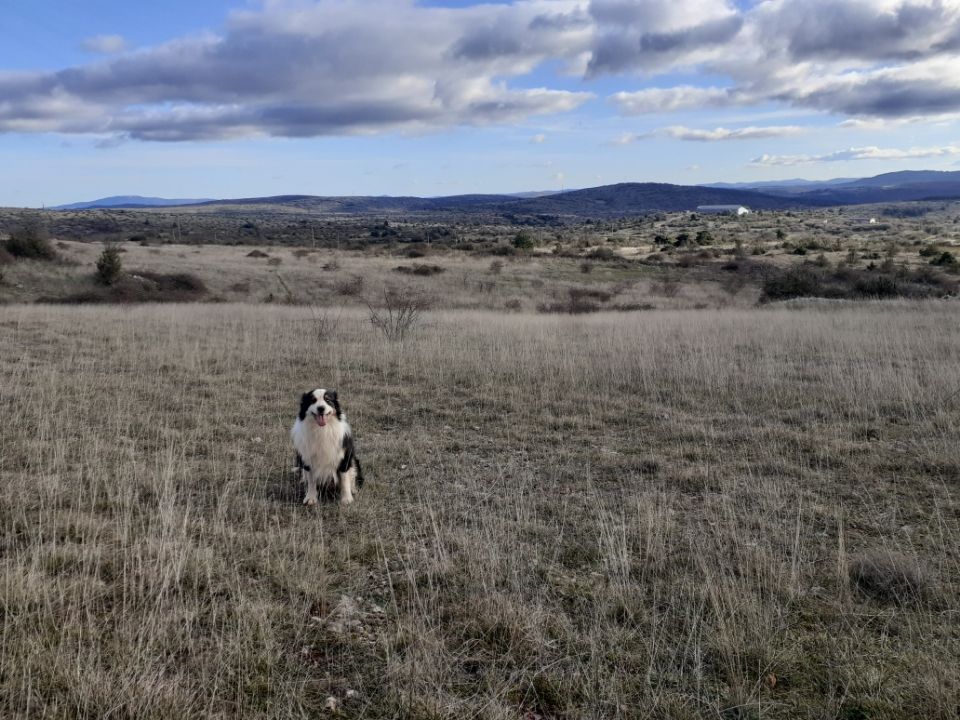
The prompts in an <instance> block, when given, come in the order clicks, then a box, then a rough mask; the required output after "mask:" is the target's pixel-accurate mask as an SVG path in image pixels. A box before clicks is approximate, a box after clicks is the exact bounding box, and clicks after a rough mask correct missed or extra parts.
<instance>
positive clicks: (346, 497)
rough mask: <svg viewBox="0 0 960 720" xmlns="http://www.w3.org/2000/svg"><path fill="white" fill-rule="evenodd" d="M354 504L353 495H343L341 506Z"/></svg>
mask: <svg viewBox="0 0 960 720" xmlns="http://www.w3.org/2000/svg"><path fill="white" fill-rule="evenodd" d="M352 502H353V495H343V496H341V498H340V504H341V505H349V504H350V503H352Z"/></svg>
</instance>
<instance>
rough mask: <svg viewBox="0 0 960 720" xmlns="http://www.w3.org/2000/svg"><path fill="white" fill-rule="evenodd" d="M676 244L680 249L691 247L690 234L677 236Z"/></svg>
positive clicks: (683, 233)
mask: <svg viewBox="0 0 960 720" xmlns="http://www.w3.org/2000/svg"><path fill="white" fill-rule="evenodd" d="M675 244H676V245H677V246H678V247H679V246H683V245H689V244H690V234H689V233H685V232H682V233H680V234H679V235H677V242H676V243H675Z"/></svg>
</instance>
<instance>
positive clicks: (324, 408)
mask: <svg viewBox="0 0 960 720" xmlns="http://www.w3.org/2000/svg"><path fill="white" fill-rule="evenodd" d="M327 392H328V391H327V390H325V389H324V388H318V389H317V390H314V391H313V393H312V394H313V398H314V400H315V401H314V402H313V403H311V404H310V405H309V406H308V407H307V408H306V414H305V417H303V418H300V417H299V416H298V417H297V420H296V422H295V423H294V424H293V427H292V428H291V429H290V437H291V439H292V440H293V445H294V447H295V448H296V450H297V452H298V453H299V454H300V457H301V458H302V463H303V465H304V466H305V467H303V468H301V473H302V474H303V475H305V476H306V484H307V491H306V495H305V496H304V498H303V504H304V505H316V504H317V498H318V495H317V486H318V484H319V485H321V486H327V487H337V486H338V485H339V488H340V503H341V504H342V505H349V504H350V503H352V502H353V493H354V490H355V489H356V485H355V483H356V478H357V467H356V465H355V464H351V465H350V467H349V468H348V469H347V470H346V471H345V472H342V473H340V472H338V471H337V469H338V467H339V465H340V463H341V461H342V460H343V458H344V454H345V450H344V438H349V437H350V436H351V432H352V431H351V429H350V423H348V422H347V416H346V414H344V413H343V412H340V417H339V418H337V413H336V409H335V408H334V407H333V406H332V405H331V404H330V403H328V402H327V401H326V394H327ZM305 397H306V396H305ZM317 416H321V417H322V418H323V420H324V421H325V423H326V424H325V425H323V426H321V425H319V424H318V422H317Z"/></svg>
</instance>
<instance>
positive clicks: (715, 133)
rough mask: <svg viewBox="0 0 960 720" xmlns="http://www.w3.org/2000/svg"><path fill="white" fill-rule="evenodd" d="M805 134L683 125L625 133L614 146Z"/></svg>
mask: <svg viewBox="0 0 960 720" xmlns="http://www.w3.org/2000/svg"><path fill="white" fill-rule="evenodd" d="M804 132H806V130H805V129H804V128H802V127H799V126H797V125H768V126H766V127H753V126H750V127H743V128H734V129H730V128H724V127H718V128H715V129H713V130H698V129H695V128H688V127H684V126H682V125H671V126H670V127H665V128H660V129H658V130H654V131H652V132H647V133H629V132H628V133H623V134H622V135H620V137H618V138H617V139H616V140H614V141H613V144H614V145H629V144H631V143H635V142H639V141H640V140H647V139H649V138H653V137H657V136H666V137H672V138H674V139H675V140H684V141H688V142H719V141H723V140H760V139H766V138H775V137H790V136H792V135H799V134H801V133H804Z"/></svg>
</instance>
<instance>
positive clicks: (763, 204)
mask: <svg viewBox="0 0 960 720" xmlns="http://www.w3.org/2000/svg"><path fill="white" fill-rule="evenodd" d="M945 199H960V171H957V172H952V171H934V170H908V171H901V172H893V173H884V174H882V175H877V176H874V177H869V178H859V179H850V178H837V179H834V180H826V181H811V180H801V179H794V180H785V181H766V182H760V183H755V184H749V183H713V184H711V185H671V184H668V183H618V184H615V185H602V186H599V187H593V188H584V189H581V190H567V191H565V192H530V193H514V194H469V195H450V196H445V197H429V198H424V197H413V196H390V195H382V196H366V195H358V196H318V195H276V196H271V197H253V198H231V199H223V200H210V199H190V200H168V199H165V198H148V197H140V196H137V195H121V196H114V197H110V198H102V199H101V200H93V201H90V202H85V203H73V204H70V205H61V206H59V207H57V208H52V209H55V210H83V209H93V208H106V209H110V208H162V207H177V206H181V207H192V208H195V209H196V208H197V207H198V206H202V207H203V208H204V209H205V210H208V211H209V212H222V213H239V212H248V211H250V209H251V207H252V206H256V208H257V210H258V211H267V210H269V209H270V208H276V209H277V211H283V212H303V213H306V214H351V215H403V214H408V213H409V214H420V215H424V214H450V213H460V214H470V215H476V216H497V217H501V218H507V219H511V218H516V217H522V216H537V215H542V216H556V217H581V218H602V217H616V216H624V215H641V214H646V213H654V212H682V211H694V210H696V208H697V206H698V205H744V206H746V207H748V208H751V209H754V210H786V209H792V208H804V207H829V206H838V205H858V204H868V203H882V202H905V201H915V200H945Z"/></svg>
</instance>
